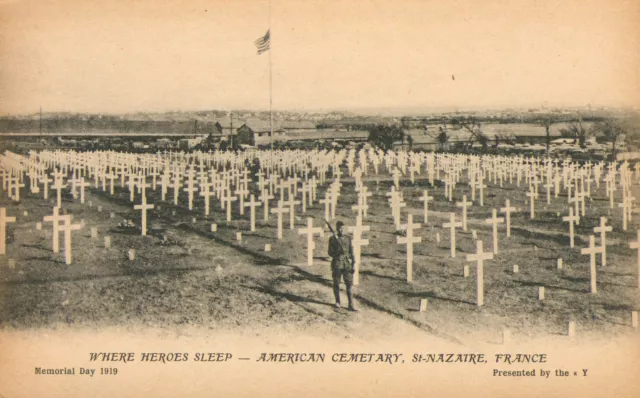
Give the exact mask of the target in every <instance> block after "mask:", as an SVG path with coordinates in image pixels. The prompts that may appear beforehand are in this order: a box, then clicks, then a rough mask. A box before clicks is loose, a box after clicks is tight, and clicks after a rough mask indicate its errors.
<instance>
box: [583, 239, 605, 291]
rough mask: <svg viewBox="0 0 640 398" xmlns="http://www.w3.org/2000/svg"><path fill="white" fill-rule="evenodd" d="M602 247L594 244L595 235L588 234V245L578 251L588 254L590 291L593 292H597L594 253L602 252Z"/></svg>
mask: <svg viewBox="0 0 640 398" xmlns="http://www.w3.org/2000/svg"><path fill="white" fill-rule="evenodd" d="M603 250H604V248H603V247H602V246H599V247H598V246H596V238H595V236H593V235H591V236H589V247H588V248H586V249H581V250H580V253H582V254H588V255H589V256H590V259H591V293H592V294H595V293H597V292H598V290H597V286H596V254H598V253H602V251H603Z"/></svg>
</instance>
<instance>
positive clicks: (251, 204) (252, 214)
mask: <svg viewBox="0 0 640 398" xmlns="http://www.w3.org/2000/svg"><path fill="white" fill-rule="evenodd" d="M244 206H245V207H249V208H251V211H250V218H251V232H253V231H255V230H256V207H260V206H261V202H259V201H255V197H254V195H253V194H251V196H250V200H249V202H247V203H245V204H244Z"/></svg>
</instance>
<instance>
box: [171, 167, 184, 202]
mask: <svg viewBox="0 0 640 398" xmlns="http://www.w3.org/2000/svg"><path fill="white" fill-rule="evenodd" d="M172 180H173V183H172V184H170V185H169V187H171V188H173V204H174V205H175V206H177V205H178V198H179V197H180V187H181V186H182V183H181V182H180V177H179V176H178V174H177V173H176V174H174V175H173V179H172Z"/></svg>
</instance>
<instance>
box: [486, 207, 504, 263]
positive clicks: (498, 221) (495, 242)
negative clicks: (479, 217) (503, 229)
mask: <svg viewBox="0 0 640 398" xmlns="http://www.w3.org/2000/svg"><path fill="white" fill-rule="evenodd" d="M497 214H498V211H497V210H496V209H493V211H492V214H491V218H488V219H486V220H485V221H484V222H485V223H487V224H491V227H492V231H493V254H498V224H501V223H503V222H504V218H502V217H500V218H498V216H497Z"/></svg>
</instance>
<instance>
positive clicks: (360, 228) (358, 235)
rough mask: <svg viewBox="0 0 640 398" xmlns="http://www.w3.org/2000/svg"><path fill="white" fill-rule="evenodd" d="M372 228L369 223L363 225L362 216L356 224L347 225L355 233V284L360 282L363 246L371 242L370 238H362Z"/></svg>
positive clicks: (353, 243) (357, 219) (353, 240)
mask: <svg viewBox="0 0 640 398" xmlns="http://www.w3.org/2000/svg"><path fill="white" fill-rule="evenodd" d="M370 229H371V227H369V226H368V225H362V218H360V217H358V218H356V225H355V226H349V227H347V231H348V232H350V233H352V234H353V239H352V240H351V244H352V245H353V257H354V273H353V284H354V285H356V286H357V285H358V284H359V283H360V257H361V248H362V246H366V245H368V244H369V240H368V239H363V238H362V233H363V232H367V231H369V230H370Z"/></svg>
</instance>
